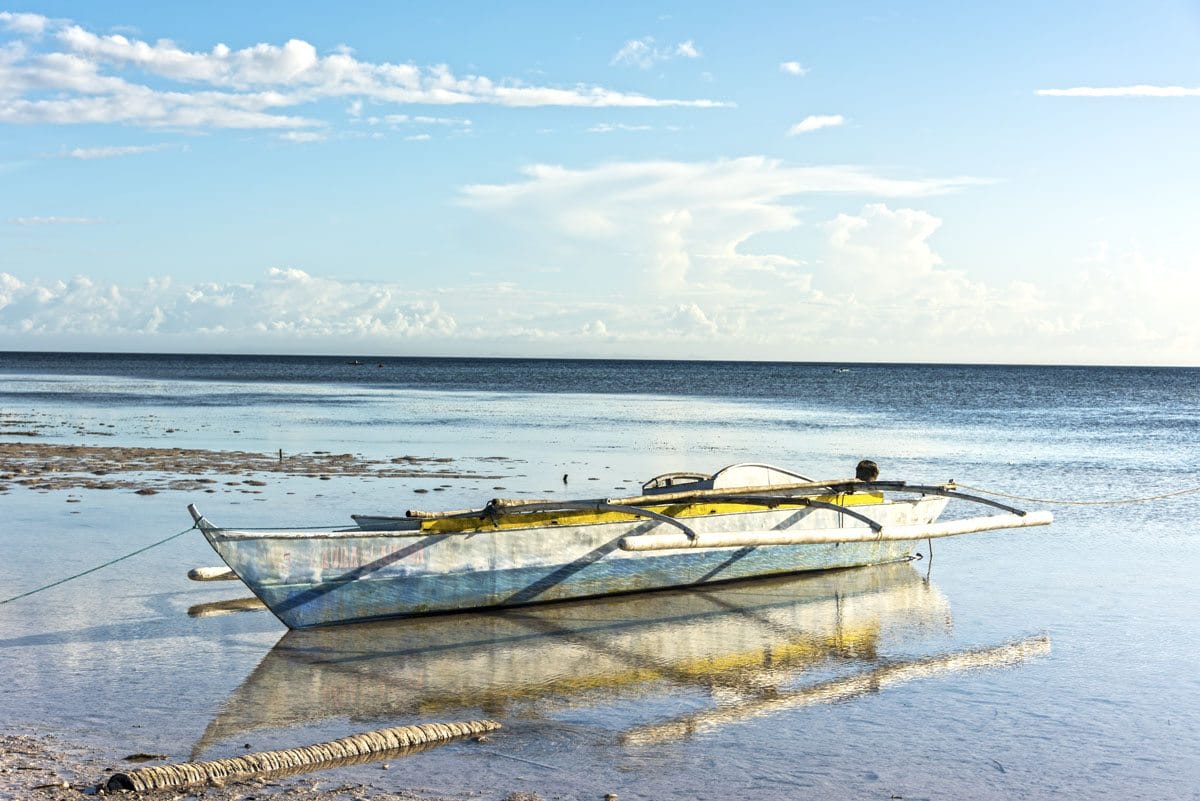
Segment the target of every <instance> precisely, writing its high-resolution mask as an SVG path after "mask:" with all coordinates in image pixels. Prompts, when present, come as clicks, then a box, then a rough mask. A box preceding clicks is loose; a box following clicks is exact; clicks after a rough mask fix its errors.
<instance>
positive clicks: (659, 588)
mask: <svg viewBox="0 0 1200 801" xmlns="http://www.w3.org/2000/svg"><path fill="white" fill-rule="evenodd" d="M888 545H893V546H896V545H901V546H906V547H907V550H905V552H904V553H903V554H902V555H900V556H897V557H896V558H894V559H878V560H875V559H873V560H871V561H865V562H862V563H861V564H855V565H836V566H833V567H800V568H789V569H785V570H781V571H777V572H771V573H762V572H759V573H753V574H750V575H745V576H718V577H715V578H710V579H706V580H704V581H696V582H691V583H680V582H675V583H672V584H667V585H656V586H652V587H647V588H636V589H609V588H605V589H602V590H598V591H596V592H591V593H586V594H569V595H567V594H564V595H561V596H560V595H558V594H555V595H554V596H553V597H544V598H540V599H538V600H529V601H524V602H515V603H510V602H507V601H505V602H502V603H494V604H487V605H485V604H482V603H481V604H475V605H464V606H459V605H455V606H450V607H447V608H436V609H435V608H429V607H430V604H428V602H424V603H420V604H414V605H413V606H412V607H411V610H412V611H405V612H399V613H397V612H396V611H392V610H394V603H391V602H389V603H388V605H387V610H388V611H384V612H381V613H379V614H371V615H367V616H362V617H352V618H341V617H339V618H337V619H335V620H327V621H322V622H314V623H306V624H304V625H292V624H290V623H288V622H287V620H284V617H283V616H282V615H279V614H278V613H277V617H279V618H280V620H282V621H283V622H284V623H285V624H287V625H288V627H289V628H292V629H317V628H328V627H331V626H340V625H343V624H346V623H373V622H379V621H385V620H395V619H397V618H422V617H437V616H444V615H465V614H471V613H476V612H494V611H496V610H502V609H522V608H528V607H531V606H545V605H547V604H565V603H570V602H572V601H586V600H589V599H596V598H606V597H620V596H624V595H640V594H644V593H662V592H670V591H671V590H689V589H697V588H700V587H711V586H724V585H728V584H734V585H736V584H738V583H752V582H754V581H756V580H758V579H765V578H781V577H786V576H795V575H803V574H806V573H837V572H839V571H843V570H845V571H850V570H858V569H861V568H865V567H874V566H879V565H892V564H900V563H906V562H910V561H911V560H912V558H913V555H912V548H913V546H914V545H916V542H912V543H888ZM894 550H900V549H898V548H897V549H894ZM368 584H369V582H368ZM295 589H296V590H299V591H303V590H304V589H305V588H295ZM354 590H355V591H357V592H370V590H368V588H367V587H366V586H364V585H363V583H362V582H360V583H358V584H356V585H355V586H354ZM268 594H270V595H273V594H274V593H270V592H269V593H268ZM372 594H373V593H372ZM387 595H388V597H389V598H391V597H393V596H392V593H391V592H390V591H389V592H387ZM279 597H281V598H287V597H288V595H287V593H286V592H283V593H281V594H280V595H279ZM306 617H308V616H307V615H306Z"/></svg>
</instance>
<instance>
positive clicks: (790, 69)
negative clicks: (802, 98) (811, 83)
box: [779, 61, 808, 78]
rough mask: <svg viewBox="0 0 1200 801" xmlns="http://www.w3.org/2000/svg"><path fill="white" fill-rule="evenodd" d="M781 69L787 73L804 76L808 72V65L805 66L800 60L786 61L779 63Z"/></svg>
mask: <svg viewBox="0 0 1200 801" xmlns="http://www.w3.org/2000/svg"><path fill="white" fill-rule="evenodd" d="M779 71H780V72H782V73H785V74H787V75H796V76H798V77H801V78H802V77H804V76H805V75H807V74H808V67H805V66H804V65H803V64H801V63H800V62H799V61H784V62H783V63H781V64H780V65H779Z"/></svg>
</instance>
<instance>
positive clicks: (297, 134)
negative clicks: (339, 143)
mask: <svg viewBox="0 0 1200 801" xmlns="http://www.w3.org/2000/svg"><path fill="white" fill-rule="evenodd" d="M279 138H280V139H282V140H283V141H284V142H293V143H296V144H305V143H308V142H324V141H325V140H326V139H327V138H328V135H326V134H324V133H317V132H316V131H286V132H284V133H281V134H279Z"/></svg>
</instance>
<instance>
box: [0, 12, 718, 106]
mask: <svg viewBox="0 0 1200 801" xmlns="http://www.w3.org/2000/svg"><path fill="white" fill-rule="evenodd" d="M0 23H2V24H3V26H4V27H5V28H6V29H7V30H10V31H12V32H13V33H15V34H17V35H18V36H24V37H26V38H25V39H24V40H19V41H14V42H10V43H9V44H8V45H3V46H0V123H3V122H7V123H30V124H33V123H50V124H75V123H125V124H131V125H138V126H143V127H156V128H162V127H173V128H184V129H193V128H251V129H252V128H267V129H269V128H281V129H282V128H286V129H301V128H317V127H321V126H323V125H324V124H325V123H324V122H323V121H322V120H320V119H317V118H315V117H309V116H302V115H299V114H295V113H289V112H290V111H292V110H295V109H299V108H302V107H312V106H314V105H315V104H317V103H318V102H319V101H321V100H325V99H330V98H337V99H342V100H344V101H345V102H346V103H347V106H346V107H347V113H348V114H349V115H350V116H352V117H354V116H357V115H359V114H360V113H361V112H362V108H363V106H362V103H363V101H370V102H371V103H373V104H380V105H412V104H421V105H456V104H491V105H500V106H510V107H517V108H525V107H535V106H576V107H593V108H606V107H631V108H651V107H664V106H689V107H697V108H712V107H718V106H723V105H728V104H726V103H722V102H720V101H715V100H707V99H673V98H654V97H648V96H645V95H640V94H635V93H627V92H621V91H617V90H613V89H608V88H605V87H601V86H594V85H584V84H577V85H574V86H569V87H560V86H531V85H527V84H525V83H523V82H521V81H517V80H502V81H497V80H493V79H491V78H488V77H485V76H481V75H466V76H458V75H455V74H454V73H453V72H452V71H451V69H450V67H449V66H447V65H444V64H436V65H432V66H427V67H418V66H416V65H414V64H397V63H390V62H379V63H373V62H367V61H360V60H358V59H356V58H355V57H354V56H353V54H352V51H350V50H349V49H348V48H344V47H342V48H337V49H336V50H335V51H334V52H331V53H328V54H324V55H322V54H320V53H318V52H317V49H316V48H315V47H314V46H313V45H312V44H310V43H309V42H306V41H303V40H301V39H289V40H288V41H286V42H284V43H283V44H281V45H276V44H269V43H260V44H256V45H253V46H250V47H245V48H242V49H239V50H234V49H232V48H230V47H228V46H226V45H224V44H220V43H218V44H216V45H213V46H212V47H211V48H210V49H209V50H206V51H188V50H184V49H183V48H181V47H180V46H179V45H177V44H175V43H174V42H172V41H170V40H166V39H160V40H158V41H155V42H153V43H150V42H146V41H142V40H139V39H136V38H130V37H127V36H124V35H120V34H111V35H100V34H96V33H93V32H91V31H89V30H87V29H85V28H84V27H82V26H80V25H76V24H72V23H70V22H65V21H60V20H51V19H49V18H46V17H41V16H39V15H28V14H26V15H20V14H16V15H14V14H11V13H7V14H6V16H0ZM43 34H52V35H51V36H49V37H47V39H46V41H45V42H43V40H42V36H43ZM673 55H677V56H681V57H695V56H696V55H699V53H698V51H697V50H696V47H695V45H694V44H693V43H692V42H691V41H688V42H681V43H680V44H679V45H677V46H676V48H675V49H673V50H670V51H668V53H667V57H670V56H673ZM648 57H650V58H651V59H658V58H659V55H658V52H657V51H656V50H651V54H650V55H649V56H648Z"/></svg>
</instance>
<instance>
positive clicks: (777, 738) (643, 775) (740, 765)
mask: <svg viewBox="0 0 1200 801" xmlns="http://www.w3.org/2000/svg"><path fill="white" fill-rule="evenodd" d="M18 441H19V442H38V443H46V444H72V445H74V444H86V445H98V446H106V445H112V446H117V445H121V446H140V447H153V448H169V447H170V448H189V449H210V450H244V451H252V452H258V453H263V454H274V453H277V452H278V451H281V450H282V451H283V452H284V453H285V454H291V453H311V452H316V451H327V452H332V453H343V452H345V453H351V454H359V455H362V456H364V457H370V458H375V459H382V460H387V459H392V458H396V457H400V456H404V455H411V456H416V457H435V458H439V459H449V460H451V463H452V464H453V466H454V468H455V469H456V470H458V471H460V472H461V473H462V474H463V475H469V476H473V477H472V478H455V479H445V478H435V477H429V478H424V477H419V476H418V477H412V478H405V479H386V480H385V479H378V478H375V479H372V478H366V477H349V476H343V477H334V478H333V479H332V480H328V481H321V480H319V478H317V477H309V476H294V477H284V476H277V475H270V476H259V477H257V478H262V479H264V480H265V481H266V483H267V486H265V487H263V488H262V489H261V490H258V489H254V490H251V489H250V488H248V487H247V485H245V484H244V483H242V482H244V480H245V479H246V478H248V477H247V476H213V478H215V479H217V480H218V483H216V484H214V485H213V487H214V488H215V491H214V492H212V493H208V494H204V495H201V496H199V497H197V496H194V495H192V494H189V493H186V492H176V491H167V492H161V493H159V494H157V495H154V496H138V495H135V494H133V493H132V492H128V491H107V492H106V491H103V490H74V491H61V490H60V491H49V490H36V489H30V488H26V487H22V486H16V485H13V484H8V485H7V487H6V489H5V490H3V491H2V492H0V519H2V520H3V521H4V522H3V523H2V524H0V553H2V554H3V556H4V558H3V559H2V560H0V598H5V597H8V596H10V595H15V594H17V593H18V592H22V591H24V590H27V589H31V588H33V587H34V586H38V585H40V584H43V583H47V582H49V581H53V580H55V579H58V578H62V577H63V576H65V575H68V574H71V573H74V572H77V571H81V570H84V569H87V568H88V567H92V566H94V565H96V564H99V563H101V562H104V561H107V560H108V559H111V558H113V557H114V556H116V555H120V554H122V553H126V552H129V551H132V550H134V549H135V548H138V547H141V546H143V545H145V544H148V543H149V542H153V541H155V540H157V539H161V538H163V537H165V536H168V535H169V534H171V533H174V532H177V531H179V530H181V529H183V528H185V527H186V526H187V525H189V524H190V520H189V519H188V517H187V515H186V512H185V511H184V506H185V504H187V503H189V502H197V503H200V504H201V506H202V509H203V510H204V512H205V513H206V515H207V516H208V517H210V519H213V520H215V521H216V522H218V523H229V524H245V525H275V524H281V525H315V524H326V523H337V524H341V523H344V522H348V520H349V518H348V515H349V514H350V513H352V512H390V513H398V512H402V511H403V509H405V508H408V507H409V506H412V505H420V506H422V507H441V508H460V507H461V506H463V505H472V504H478V503H480V502H482V501H486V499H488V498H490V497H493V496H495V495H497V494H502V495H504V496H520V495H527V496H538V497H541V496H545V495H557V496H575V497H578V496H582V497H597V496H603V495H606V494H607V495H617V494H620V493H621V492H625V491H630V490H632V489H636V487H637V485H638V483H640V482H641V481H643V480H645V479H647V478H650V477H651V476H653V475H656V474H658V473H661V472H667V471H671V470H684V469H686V470H708V471H711V470H715V469H717V468H719V467H721V466H723V465H725V464H729V463H733V462H739V461H757V462H769V463H775V464H779V465H781V466H784V467H789V468H792V469H794V470H797V471H799V472H802V473H805V474H807V475H812V476H817V477H822V478H830V477H838V476H846V475H849V474H851V473H852V472H853V466H854V464H855V463H856V462H857V461H858V460H859V459H861V458H872V459H874V460H875V461H877V462H878V463H879V464H880V466H881V469H882V471H883V475H882V477H883V478H896V479H907V480H910V481H914V482H940V481H945V480H948V479H951V478H953V479H956V480H958V481H959V482H960V483H961V484H963V485H967V486H974V487H979V488H981V489H987V490H995V491H999V492H1003V493H1006V494H1008V495H1011V496H1017V497H1016V498H1015V499H1012V501H1011V502H1012V503H1014V504H1016V505H1019V506H1024V507H1026V508H1047V509H1050V510H1052V511H1054V512H1055V514H1056V522H1055V523H1054V525H1053V526H1051V527H1049V528H1048V529H1029V530H1021V531H1013V532H990V533H986V534H979V535H972V536H967V537H961V538H954V539H948V540H941V541H939V542H937V543H936V544H935V546H934V549H935V550H934V553H933V554H932V556H933V559H932V560H930V559H929V554H928V553H927V551H928V548H927V547H923V548H922V549H921V550H922V552H923V553H922V555H923V559H922V560H921V561H919V562H916V563H913V564H912V565H903V566H900V567H899V568H889V569H887V570H882V569H881V570H876V569H873V568H871V569H866V570H862V571H849V572H848V573H840V574H827V575H824V576H818V577H800V578H797V579H788V580H785V581H783V582H773V583H772V582H768V583H759V584H756V583H753V582H752V583H750V584H743V585H735V586H732V587H729V588H723V589H721V590H720V591H719V592H714V593H682V594H667V595H660V596H649V597H650V598H651V599H657V600H650V601H646V600H645V599H642V600H639V599H638V598H632V599H626V600H622V601H619V602H618V601H612V600H609V601H605V602H595V603H587V604H582V605H566V606H555V607H547V608H545V609H542V610H538V609H537V608H533V609H534V611H529V612H522V615H524V616H523V617H516V616H509V617H504V618H502V620H501V621H500V622H497V621H495V620H492V619H491V618H485V617H483V616H472V615H467V616H458V617H455V618H454V620H455V621H457V623H456V624H455V625H454V626H447V625H439V624H438V623H437V619H431V621H432V622H430V621H427V622H425V623H421V624H419V625H409V624H405V623H401V624H396V625H394V626H393V625H390V624H389V625H388V626H384V627H380V628H375V629H369V630H368V629H363V628H362V627H349V628H346V629H342V630H340V631H338V630H335V629H330V630H329V631H328V632H327V633H320V634H310V633H296V634H286V635H285V630H284V629H283V627H282V626H281V624H279V623H278V622H277V621H276V620H275V619H274V618H273V617H271V616H270V615H269V613H266V612H243V613H238V614H226V615H206V616H202V615H199V614H192V615H189V614H188V612H189V610H192V611H195V608H196V607H197V606H198V605H202V604H204V603H209V602H214V601H221V600H226V599H227V597H230V596H236V595H237V594H238V593H237V587H236V586H230V585H228V584H226V585H207V584H206V585H198V584H194V583H190V582H188V581H187V579H186V578H185V577H184V573H185V572H186V571H187V569H188V568H190V567H194V566H197V565H204V564H213V563H214V560H215V559H216V557H215V555H214V554H212V553H211V551H210V550H209V549H208V546H207V545H206V544H205V543H204V542H203V540H202V538H200V537H199V535H194V536H193V534H189V535H186V536H184V537H181V538H180V539H177V540H173V541H171V542H170V543H168V544H167V545H164V546H161V547H159V548H156V549H154V550H152V551H148V552H146V553H145V554H142V555H140V556H137V557H135V558H133V559H130V560H128V561H125V562H122V563H120V565H119V566H115V567H113V568H108V569H106V570H103V571H99V572H97V573H93V574H90V575H88V576H86V577H84V578H81V579H78V580H77V581H74V582H71V583H69V584H65V585H62V586H60V587H56V588H54V589H51V590H47V591H45V592H42V593H39V594H37V595H35V596H31V597H30V598H28V599H24V600H21V601H16V602H13V603H10V604H7V605H3V606H0V671H2V672H3V674H4V675H5V676H6V682H4V683H3V685H0V701H2V702H3V703H4V705H5V709H6V716H5V719H4V721H3V726H4V727H6V728H7V727H11V728H15V729H21V728H29V729H31V730H35V731H49V732H54V733H57V734H60V735H62V736H64V737H67V738H76V739H79V740H81V741H84V742H88V743H93V744H96V745H97V746H98V747H101V748H105V749H109V750H110V751H111V753H112V754H113V755H114V758H117V757H119V756H120V755H121V754H126V753H134V752H150V753H166V754H170V755H171V756H172V758H183V759H185V758H188V757H189V756H193V755H195V756H199V757H200V758H211V757H216V756H225V755H230V754H235V753H239V752H241V751H242V748H241V747H242V746H243V745H244V744H245V743H251V744H252V745H253V746H254V747H255V748H256V749H262V748H270V747H290V746H295V745H302V744H306V743H309V742H315V741H316V740H319V739H327V738H333V737H339V736H344V735H346V734H350V733H353V732H357V731H361V730H364V729H368V728H379V727H382V726H390V725H397V724H401V723H407V722H414V721H420V720H453V719H467V718H469V717H481V716H491V717H496V718H498V719H500V720H502V722H504V724H505V726H506V728H505V729H504V731H503V733H502V734H500V735H498V736H497V737H495V738H494V740H493V745H492V747H491V750H492V751H495V752H497V753H498V754H499V755H497V753H490V752H489V749H487V748H480V747H478V746H477V744H456V745H452V746H449V747H446V748H442V749H436V750H433V751H429V752H426V753H423V754H420V755H416V756H413V757H410V758H408V759H406V760H404V761H403V771H400V772H398V771H396V770H393V771H392V772H391V773H390V774H385V775H386V776H387V777H388V781H389V782H391V784H390V786H410V787H414V786H419V787H423V788H427V789H430V790H431V791H441V792H447V793H471V792H479V793H483V794H484V797H488V794H489V793H491V794H493V795H494V796H495V797H496V798H502V797H503V796H504V795H505V794H507V793H508V792H511V791H517V790H523V791H529V792H539V793H541V794H542V795H543V796H545V797H565V798H593V797H603V795H604V794H605V793H607V792H615V793H618V795H619V796H620V797H622V798H655V799H660V798H661V799H674V798H678V799H689V798H703V797H714V796H716V795H719V796H720V797H722V798H729V799H743V798H744V799H750V798H755V799H757V798H774V797H780V798H782V797H800V796H814V797H821V798H874V797H880V798H888V797H894V796H903V797H905V798H967V797H969V798H995V799H1006V798H1014V797H1023V798H1046V797H1051V796H1056V797H1058V796H1061V797H1074V798H1109V797H1113V796H1120V797H1122V798H1200V791H1198V790H1197V789H1196V788H1200V760H1197V759H1196V743H1197V742H1200V592H1198V591H1197V589H1198V586H1197V582H1196V569H1197V566H1198V565H1200V530H1198V524H1197V522H1196V521H1197V520H1200V497H1198V495H1197V494H1181V495H1176V496H1173V497H1169V498H1163V499H1159V500H1152V501H1144V502H1139V503H1122V504H1116V503H1109V502H1111V501H1116V500H1131V499H1145V498H1152V497H1155V496H1160V495H1167V494H1169V493H1174V492H1177V491H1179V490H1183V489H1188V488H1190V487H1194V486H1196V485H1200V370H1196V369H1185V368H1177V369H1172V368H1116V367H1113V368H1105V367H1036V366H1029V367H1023V366H963V365H887V364H852V363H842V362H836V361H830V362H826V363H819V364H818V363H767V362H700V361H695V362H686V361H614V360H523V359H401V358H391V357H386V358H384V357H377V356H366V355H354V354H348V355H346V356H343V357H300V356H194V355H129V354H80V353H0V442H18ZM3 483H4V482H3V481H2V480H0V484H3ZM418 499H419V500H418ZM1025 499H1033V500H1025ZM1083 501H1086V502H1088V503H1079V502H1083ZM1068 502H1074V503H1068ZM1101 502H1103V503H1101ZM931 561H932V564H931ZM466 635H470V637H471V638H472V639H471V641H472V642H473V643H474V645H473V646H472V647H471V648H460V649H459V650H456V648H459V646H456V645H455V644H454V643H455V642H456V640H455V639H454V638H455V637H460V636H466ZM1030 638H1044V639H1039V640H1038V642H1043V641H1044V642H1048V644H1049V645H1048V653H1044V654H1041V655H1037V656H1030V657H1028V658H1022V659H1016V660H1008V661H1007V662H1004V660H999V662H997V664H996V665H994V666H992V667H986V666H978V665H977V666H975V667H969V668H960V669H948V668H944V666H945V665H950V664H959V665H962V664H965V662H963V660H961V659H960V660H959V661H958V662H954V661H953V660H952V659H949V657H950V656H952V655H955V654H959V655H962V654H976V656H975V657H972V658H973V659H975V661H976V662H979V661H980V660H982V659H983V657H980V656H978V654H981V653H982V654H984V655H985V656H986V654H989V653H994V650H989V649H996V648H998V647H1003V646H1005V645H1006V644H1012V643H1019V642H1028V641H1030ZM1039 647H1040V646H1039ZM438 655H441V656H438ZM938 660H941V661H938ZM967 661H968V662H969V661H970V660H969V659H968V660H967ZM939 665H941V666H943V667H938V666H939ZM914 666H916V667H914ZM922 666H923V667H922ZM856 677H857V678H856ZM863 677H865V678H863ZM856 681H857V682H858V683H857V684H856V683H855V682H856ZM831 682H832V684H831ZM839 687H840V688H842V689H840V690H839V689H838V688H839ZM847 688H849V689H847ZM855 688H858V689H855ZM511 757H516V759H513V758H511ZM464 765H467V766H469V770H464V769H463V766H464ZM345 771H346V772H347V775H353V776H355V777H356V779H358V780H363V781H376V782H377V781H379V775H380V774H379V771H378V767H377V766H376V767H371V766H365V767H358V768H347V769H345ZM396 782H400V784H399V785H397V784H396Z"/></svg>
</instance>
